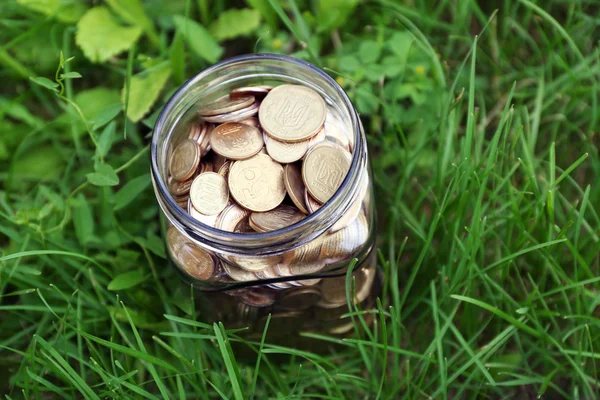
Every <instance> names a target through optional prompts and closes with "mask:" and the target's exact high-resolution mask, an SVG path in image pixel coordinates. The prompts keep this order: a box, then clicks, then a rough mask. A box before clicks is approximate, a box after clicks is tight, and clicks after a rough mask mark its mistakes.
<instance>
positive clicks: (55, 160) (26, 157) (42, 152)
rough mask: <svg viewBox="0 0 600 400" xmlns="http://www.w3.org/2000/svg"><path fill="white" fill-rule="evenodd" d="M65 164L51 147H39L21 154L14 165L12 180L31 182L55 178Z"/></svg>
mask: <svg viewBox="0 0 600 400" xmlns="http://www.w3.org/2000/svg"><path fill="white" fill-rule="evenodd" d="M64 164H65V162H64V161H63V159H62V158H61V156H60V155H59V153H58V152H57V151H56V149H55V148H54V147H53V146H50V145H48V146H39V147H35V148H32V149H30V150H28V151H26V152H24V153H23V154H21V155H20V156H19V157H18V158H17V159H16V160H15V163H14V168H13V171H14V173H13V176H12V177H13V179H15V181H21V180H24V179H27V180H32V181H42V180H44V181H45V180H50V179H54V178H56V177H57V176H58V175H59V174H60V172H61V171H62V169H63V166H64Z"/></svg>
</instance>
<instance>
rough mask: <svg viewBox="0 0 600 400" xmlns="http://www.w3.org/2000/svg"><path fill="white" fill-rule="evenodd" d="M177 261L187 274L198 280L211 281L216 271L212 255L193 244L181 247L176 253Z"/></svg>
mask: <svg viewBox="0 0 600 400" xmlns="http://www.w3.org/2000/svg"><path fill="white" fill-rule="evenodd" d="M175 259H176V260H177V262H178V263H179V265H180V266H181V268H182V269H183V270H184V271H185V272H187V273H188V274H189V275H190V276H192V277H193V278H196V279H200V280H206V279H209V278H210V277H211V276H212V274H213V272H214V269H215V266H214V261H213V259H212V257H211V255H210V254H208V253H207V252H206V251H205V250H203V249H202V248H200V247H198V246H195V245H193V244H191V243H186V244H184V245H183V246H181V248H180V249H179V250H178V251H177V252H176V253H175Z"/></svg>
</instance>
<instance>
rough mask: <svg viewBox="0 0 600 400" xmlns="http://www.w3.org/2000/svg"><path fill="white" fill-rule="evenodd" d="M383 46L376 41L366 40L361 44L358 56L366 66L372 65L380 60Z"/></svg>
mask: <svg viewBox="0 0 600 400" xmlns="http://www.w3.org/2000/svg"><path fill="white" fill-rule="evenodd" d="M380 55H381V46H380V45H379V43H377V42H376V41H374V40H365V41H363V42H362V43H361V44H360V47H359V49H358V56H359V57H360V59H361V61H362V62H363V63H365V64H372V63H374V62H376V61H377V60H378V59H379V56H380Z"/></svg>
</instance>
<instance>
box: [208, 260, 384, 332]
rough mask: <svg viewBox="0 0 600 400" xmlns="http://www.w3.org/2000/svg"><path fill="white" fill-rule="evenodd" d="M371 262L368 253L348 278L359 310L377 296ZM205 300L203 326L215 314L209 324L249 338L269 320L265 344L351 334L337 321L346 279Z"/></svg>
mask: <svg viewBox="0 0 600 400" xmlns="http://www.w3.org/2000/svg"><path fill="white" fill-rule="evenodd" d="M375 259H376V257H375V254H374V253H373V254H372V257H369V260H368V261H367V262H365V265H364V267H363V268H361V269H359V270H355V271H353V273H352V277H353V282H354V297H353V302H354V304H358V305H359V307H360V309H368V308H370V307H372V306H373V303H374V298H375V297H377V296H378V295H379V294H380V284H379V283H380V281H376V274H377V270H376V260H375ZM375 283H377V284H375ZM206 298H207V299H208V300H209V301H210V302H211V303H212V304H214V305H216V307H211V308H210V309H209V310H208V311H207V314H208V316H205V317H208V318H209V319H208V320H210V318H211V315H210V314H216V315H213V316H212V317H213V318H214V320H215V321H222V322H223V323H225V324H226V326H227V327H229V328H241V327H248V328H249V331H247V333H248V334H250V335H253V334H256V335H262V333H263V330H264V324H265V321H266V319H267V318H268V316H269V315H270V316H271V324H270V325H269V337H270V338H275V337H282V338H284V339H285V340H289V339H290V335H292V334H293V333H296V332H306V331H313V332H321V333H329V334H343V333H346V332H347V331H348V330H351V329H352V328H353V326H352V320H351V319H350V318H346V319H341V318H340V317H341V316H342V314H345V313H347V312H348V303H347V301H348V300H347V298H346V276H337V277H330V278H326V279H323V280H321V281H320V282H319V283H318V284H316V285H313V286H308V287H295V288H291V289H288V290H280V291H276V290H273V289H268V288H264V287H262V286H254V287H249V288H244V289H237V290H230V291H227V292H224V293H223V292H221V293H213V294H210V295H208V296H207V297H206Z"/></svg>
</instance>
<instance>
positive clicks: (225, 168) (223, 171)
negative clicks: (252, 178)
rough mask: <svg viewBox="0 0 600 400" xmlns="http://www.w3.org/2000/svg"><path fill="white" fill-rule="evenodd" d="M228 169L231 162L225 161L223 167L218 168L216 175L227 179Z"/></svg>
mask: <svg viewBox="0 0 600 400" xmlns="http://www.w3.org/2000/svg"><path fill="white" fill-rule="evenodd" d="M229 168H231V161H227V162H225V163H224V164H223V165H221V168H219V170H218V171H217V173H218V174H219V175H221V176H222V177H223V178H225V179H227V177H228V176H229Z"/></svg>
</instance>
